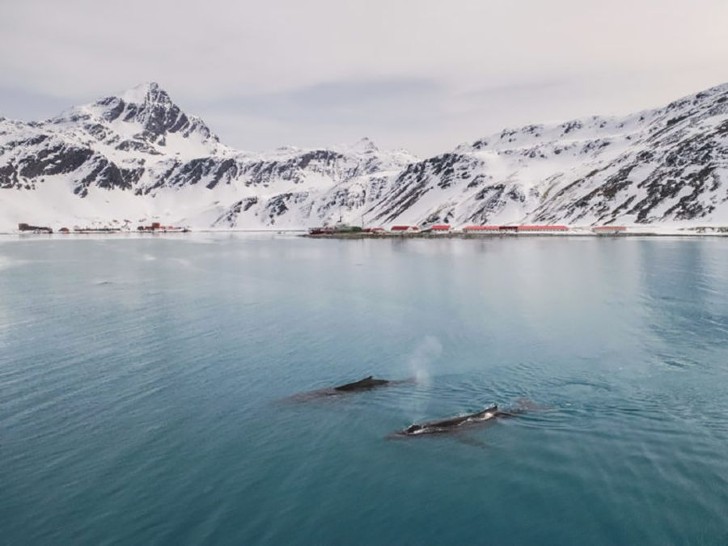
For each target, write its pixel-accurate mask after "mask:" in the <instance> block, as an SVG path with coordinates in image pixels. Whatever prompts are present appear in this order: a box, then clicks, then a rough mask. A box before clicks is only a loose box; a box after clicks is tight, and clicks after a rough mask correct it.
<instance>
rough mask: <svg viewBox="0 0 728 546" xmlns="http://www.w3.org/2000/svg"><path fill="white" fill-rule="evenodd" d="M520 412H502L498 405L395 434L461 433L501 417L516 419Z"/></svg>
mask: <svg viewBox="0 0 728 546" xmlns="http://www.w3.org/2000/svg"><path fill="white" fill-rule="evenodd" d="M518 413H519V412H517V411H516V412H513V411H501V410H499V409H498V406H497V405H496V404H493V405H491V406H488V407H486V408H485V409H483V410H480V411H476V412H475V413H468V414H465V415H458V416H456V417H448V418H447V419H439V420H437V421H426V422H424V423H414V424H411V425H410V426H408V427H407V428H405V429H403V430H400V431H397V432H395V433H394V435H395V436H423V435H427V434H447V433H454V432H459V431H461V430H463V429H466V428H469V427H470V426H471V425H478V424H483V423H486V422H488V421H493V420H495V419H498V418H501V417H515V416H516V415H517V414H518Z"/></svg>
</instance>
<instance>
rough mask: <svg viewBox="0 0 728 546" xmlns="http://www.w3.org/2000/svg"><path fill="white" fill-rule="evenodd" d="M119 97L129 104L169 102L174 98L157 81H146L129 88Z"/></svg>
mask: <svg viewBox="0 0 728 546" xmlns="http://www.w3.org/2000/svg"><path fill="white" fill-rule="evenodd" d="M119 98H120V99H121V100H123V101H124V102H126V103H127V104H145V103H169V104H172V99H170V98H169V94H168V93H167V92H166V91H165V90H164V89H162V88H161V87H160V86H159V84H158V83H157V82H145V83H142V84H139V85H136V86H134V87H132V88H131V89H127V90H126V91H124V92H123V93H122V94H121V95H120V96H119Z"/></svg>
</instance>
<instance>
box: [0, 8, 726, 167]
mask: <svg viewBox="0 0 728 546" xmlns="http://www.w3.org/2000/svg"><path fill="white" fill-rule="evenodd" d="M726 28H728V0H610V1H608V2H607V1H603V0H601V1H599V2H595V1H592V0H449V1H447V2H445V1H443V0H368V1H364V0H359V1H357V2H351V1H348V0H306V1H305V2H304V1H301V0H278V1H277V0H267V1H259V2H252V1H248V0H206V1H205V2H194V3H193V2H179V1H172V0H124V1H123V2H122V1H118V0H105V1H103V2H100V1H98V0H92V1H88V0H63V1H58V0H2V2H0V51H1V52H2V53H0V116H4V117H7V118H11V119H20V120H25V121H31V120H41V119H45V118H48V117H51V116H53V115H56V114H58V113H60V112H61V111H63V110H64V109H66V108H69V107H71V106H74V105H78V104H84V103H87V102H93V101H94V100H96V99H98V98H100V97H104V96H109V95H114V94H119V93H121V92H122V91H124V90H125V89H128V88H131V87H134V86H136V85H138V84H140V83H144V82H150V81H154V82H157V83H159V85H161V86H162V87H163V88H164V89H165V90H167V92H168V93H169V94H170V96H171V97H172V100H173V101H174V102H176V103H177V104H178V105H179V106H180V107H181V108H182V109H183V110H184V111H185V112H187V113H188V114H194V115H197V116H199V117H201V118H202V119H203V120H205V122H206V123H207V124H208V125H209V126H210V128H211V129H212V130H213V131H214V132H215V133H217V134H218V135H219V136H220V139H221V140H222V142H224V143H225V144H228V145H230V146H232V147H234V148H239V149H242V150H260V151H264V150H267V149H273V148H277V147H280V146H288V145H291V146H299V147H318V146H327V145H336V144H342V143H347V142H354V141H356V140H358V139H360V138H362V137H364V136H366V137H369V138H371V139H372V140H374V141H375V142H376V143H377V144H378V145H379V146H380V147H383V148H406V149H408V150H410V151H412V152H414V153H416V154H418V155H420V156H427V155H434V154H437V153H441V152H445V151H448V150H450V149H452V148H454V147H455V146H457V145H459V144H461V143H464V142H471V141H474V140H476V139H477V138H480V137H483V136H486V135H489V134H491V133H494V132H496V131H499V130H501V129H503V128H506V127H518V126H521V125H526V124H530V123H545V122H559V121H564V120H567V119H573V118H577V117H583V116H588V115H593V114H601V115H621V114H628V113H631V112H634V111H638V110H643V109H646V108H652V107H658V106H661V105H664V104H666V103H668V102H670V101H672V100H674V99H676V98H679V97H681V96H684V95H687V94H690V93H693V92H698V91H700V90H703V89H706V88H708V87H712V86H714V85H718V84H721V83H725V82H728V37H727V36H728V35H727V34H726Z"/></svg>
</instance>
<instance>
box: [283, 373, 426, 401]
mask: <svg viewBox="0 0 728 546" xmlns="http://www.w3.org/2000/svg"><path fill="white" fill-rule="evenodd" d="M415 382H416V381H415V380H414V379H394V380H392V379H377V378H375V377H374V376H371V375H370V376H367V377H365V378H363V379H359V380H358V381H353V382H351V383H344V384H342V385H337V386H335V387H327V388H324V389H318V390H315V391H309V392H302V393H299V394H295V395H293V396H291V397H289V398H287V399H286V400H288V401H291V402H306V401H309V400H315V399H319V398H327V397H334V396H341V395H346V394H351V393H355V392H363V391H370V390H372V389H376V388H379V387H391V386H394V385H407V384H413V383H415Z"/></svg>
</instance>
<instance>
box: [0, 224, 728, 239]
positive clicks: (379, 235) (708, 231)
mask: <svg viewBox="0 0 728 546" xmlns="http://www.w3.org/2000/svg"><path fill="white" fill-rule="evenodd" d="M196 234H206V235H210V234H250V235H288V236H296V237H302V238H306V239H338V240H362V239H375V240H387V239H391V240H405V239H428V240H433V239H434V240H442V239H448V240H452V239H476V240H482V239H499V238H515V239H517V238H522V237H528V238H532V237H542V238H551V237H557V238H565V237H577V238H584V237H591V238H610V239H614V238H631V237H683V238H691V237H718V238H720V237H728V227H723V226H716V227H703V226H700V227H695V228H657V229H649V228H644V227H640V228H637V227H634V228H628V230H627V231H624V232H619V233H594V232H592V231H591V229H590V228H574V229H570V230H569V231H560V232H521V233H517V232H462V231H450V232H447V233H440V232H435V233H433V232H426V231H425V232H374V233H371V232H361V231H359V232H342V233H323V234H310V233H308V231H307V230H303V229H199V230H189V231H187V232H180V231H155V232H137V231H84V232H70V233H60V232H54V233H32V232H17V231H15V232H14V231H6V232H0V237H1V238H3V239H55V240H58V239H61V240H62V239H77V238H90V237H93V238H97V237H103V238H124V239H128V238H134V239H137V238H139V239H141V238H150V237H151V238H159V237H164V238H166V237H169V236H174V237H175V238H178V237H189V236H190V235H192V236H194V235H196Z"/></svg>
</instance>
